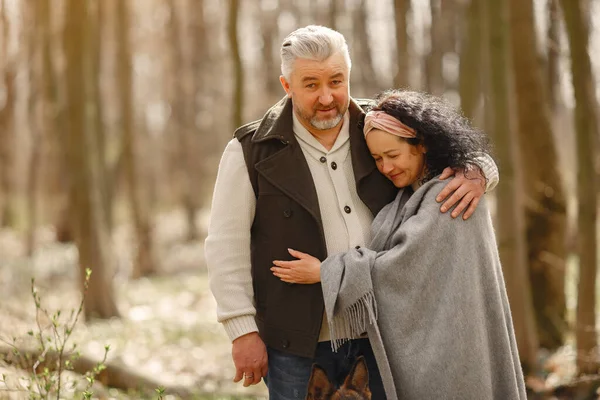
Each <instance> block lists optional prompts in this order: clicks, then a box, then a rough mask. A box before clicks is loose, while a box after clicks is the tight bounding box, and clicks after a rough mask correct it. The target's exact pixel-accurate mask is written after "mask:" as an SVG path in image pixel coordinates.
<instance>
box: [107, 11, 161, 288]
mask: <svg viewBox="0 0 600 400" xmlns="http://www.w3.org/2000/svg"><path fill="white" fill-rule="evenodd" d="M128 6H129V3H128V2H126V1H118V2H117V10H116V13H117V15H116V24H115V25H116V33H117V39H118V41H117V63H118V66H117V80H118V83H119V101H120V104H119V105H120V116H121V124H120V126H121V132H122V135H123V136H122V138H123V153H124V154H123V157H124V158H123V161H124V163H125V165H124V167H125V176H126V180H127V191H128V197H129V204H130V211H131V216H132V217H133V218H132V219H133V221H132V222H133V227H134V232H135V240H136V242H137V243H136V246H135V247H134V248H135V249H136V255H135V257H134V261H133V272H132V276H133V277H134V278H139V277H142V276H147V275H149V274H152V273H155V272H156V269H157V266H156V257H155V254H154V240H153V236H152V223H151V217H150V210H149V209H148V202H147V198H146V196H144V193H143V190H142V185H143V184H142V182H140V175H139V172H138V153H137V147H138V145H137V134H136V132H135V126H134V116H133V115H134V107H133V79H132V75H133V64H132V54H131V45H130V40H131V39H130V37H131V33H130V16H129V7H128Z"/></svg>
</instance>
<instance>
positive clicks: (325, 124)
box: [294, 104, 346, 131]
mask: <svg viewBox="0 0 600 400" xmlns="http://www.w3.org/2000/svg"><path fill="white" fill-rule="evenodd" d="M334 107H335V109H336V110H337V115H336V116H334V117H333V118H330V119H325V120H320V119H318V118H317V116H316V115H312V116H309V115H306V113H305V112H304V111H303V110H301V109H299V108H297V107H295V106H294V108H295V109H296V113H297V114H298V115H299V116H300V117H302V119H304V120H305V121H308V123H309V124H310V125H311V126H312V127H313V128H315V129H318V130H321V131H323V130H327V129H332V128H335V127H336V126H337V125H338V124H339V123H340V121H341V120H342V119H343V118H344V114H345V112H346V111H345V110H344V112H342V110H340V108H339V106H338V105H337V104H334ZM329 108H331V106H328V107H327V108H324V107H321V108H316V109H314V110H313V111H314V112H315V113H316V112H317V111H318V110H323V109H329Z"/></svg>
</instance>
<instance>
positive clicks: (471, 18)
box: [459, 0, 482, 119]
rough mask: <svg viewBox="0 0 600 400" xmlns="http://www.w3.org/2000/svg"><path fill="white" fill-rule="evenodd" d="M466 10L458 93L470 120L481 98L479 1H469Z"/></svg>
mask: <svg viewBox="0 0 600 400" xmlns="http://www.w3.org/2000/svg"><path fill="white" fill-rule="evenodd" d="M466 9H467V12H466V13H465V17H466V18H465V19H466V24H465V27H464V29H463V32H462V38H461V44H460V69H459V93H460V107H461V109H462V111H463V113H464V114H465V115H466V116H467V117H468V118H471V119H472V118H474V116H475V109H476V107H477V103H478V102H479V99H480V97H481V96H480V93H481V70H482V68H481V61H482V60H481V51H480V50H481V42H482V37H481V36H482V35H481V32H482V26H481V1H480V0H471V2H470V3H469V5H468V6H467V7H466Z"/></svg>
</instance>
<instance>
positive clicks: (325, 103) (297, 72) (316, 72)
mask: <svg viewBox="0 0 600 400" xmlns="http://www.w3.org/2000/svg"><path fill="white" fill-rule="evenodd" d="M348 75H349V71H348V67H347V66H346V63H345V62H344V56H343V55H342V54H340V53H337V54H334V55H332V56H331V57H329V58H328V59H327V60H325V61H315V60H308V59H305V58H299V59H297V60H296V61H295V62H294V69H293V70H292V73H291V76H290V80H289V81H287V80H286V79H285V78H284V77H283V76H282V77H281V78H280V80H281V85H282V86H283V88H284V89H285V91H286V93H287V94H288V97H289V98H291V99H292V103H293V105H294V111H295V113H296V116H297V117H298V119H299V120H300V122H301V123H302V125H303V126H304V127H305V128H306V129H308V131H309V132H311V133H313V132H316V131H327V130H330V129H334V128H337V127H339V126H340V123H341V121H342V119H343V117H344V114H345V113H346V110H348V104H349V101H350V93H349V88H350V86H349V83H348ZM319 133H322V132H319Z"/></svg>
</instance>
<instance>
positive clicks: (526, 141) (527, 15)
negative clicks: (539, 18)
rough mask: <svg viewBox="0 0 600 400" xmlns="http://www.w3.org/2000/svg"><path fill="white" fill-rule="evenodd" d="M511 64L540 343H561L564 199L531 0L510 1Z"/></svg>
mask: <svg viewBox="0 0 600 400" xmlns="http://www.w3.org/2000/svg"><path fill="white" fill-rule="evenodd" d="M509 4H510V24H509V26H510V27H511V42H512V66H513V71H514V77H515V90H516V108H517V115H518V127H519V135H518V137H519V148H520V152H521V160H522V163H523V171H524V184H525V186H524V189H525V190H524V192H525V196H526V203H525V204H526V223H527V243H528V259H529V270H530V276H531V281H532V282H535V285H534V287H533V302H534V308H535V310H536V318H537V327H538V334H539V337H540V345H541V346H542V347H545V348H548V349H556V348H558V347H559V346H561V345H562V344H563V342H564V334H565V331H566V329H567V324H566V320H565V313H566V301H565V291H564V287H565V268H566V267H565V259H566V243H565V240H566V203H565V195H564V191H563V185H562V177H561V176H560V174H559V172H558V171H559V165H558V161H559V160H558V157H557V154H556V149H555V146H554V141H553V137H552V134H551V133H552V125H551V123H550V112H549V109H548V102H547V100H546V97H545V91H544V85H543V83H542V82H543V79H542V74H541V71H540V68H539V63H538V60H537V54H538V52H537V49H536V38H535V21H534V18H533V1H532V0H510V2H509Z"/></svg>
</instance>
